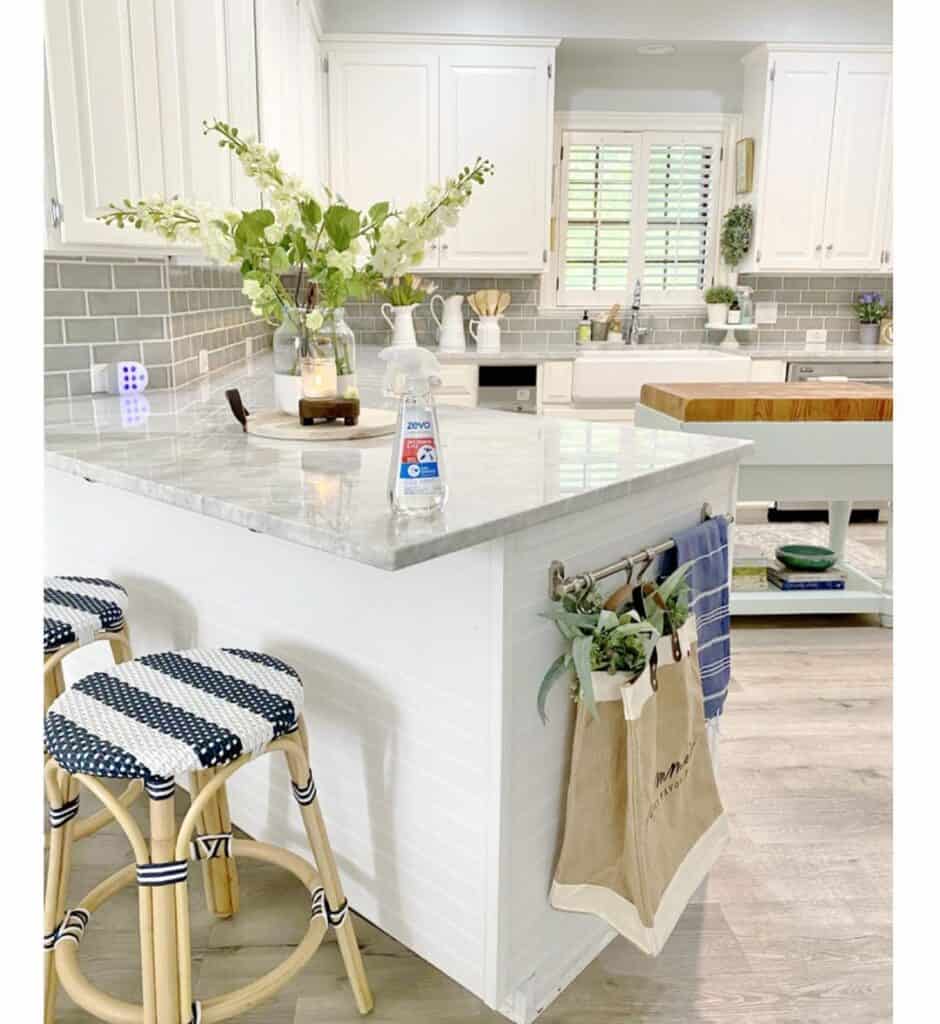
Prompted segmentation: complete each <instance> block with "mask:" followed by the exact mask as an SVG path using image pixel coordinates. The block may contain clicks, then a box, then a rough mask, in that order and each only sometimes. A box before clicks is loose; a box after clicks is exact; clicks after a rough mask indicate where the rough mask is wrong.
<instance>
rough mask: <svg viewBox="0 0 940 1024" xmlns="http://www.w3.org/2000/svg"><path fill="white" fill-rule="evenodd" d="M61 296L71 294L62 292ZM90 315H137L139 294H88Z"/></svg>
mask: <svg viewBox="0 0 940 1024" xmlns="http://www.w3.org/2000/svg"><path fill="white" fill-rule="evenodd" d="M52 294H55V293H54V292H53V293H52ZM61 294H63V295H67V294H70V293H68V292H62V293H61ZM88 313H89V315H90V316H107V315H108V314H116V313H125V314H127V313H134V314H136V313H137V292H114V291H112V292H88Z"/></svg>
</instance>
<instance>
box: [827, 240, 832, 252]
mask: <svg viewBox="0 0 940 1024" xmlns="http://www.w3.org/2000/svg"><path fill="white" fill-rule="evenodd" d="M826 252H832V242H830V243H829V244H828V245H827V246H826Z"/></svg>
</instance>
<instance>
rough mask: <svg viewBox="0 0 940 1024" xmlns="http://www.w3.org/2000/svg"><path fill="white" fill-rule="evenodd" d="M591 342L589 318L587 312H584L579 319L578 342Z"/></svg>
mask: <svg viewBox="0 0 940 1024" xmlns="http://www.w3.org/2000/svg"><path fill="white" fill-rule="evenodd" d="M590 340H591V318H590V317H589V316H588V311H587V310H585V311H584V316H583V317H581V322H580V323H579V324H578V341H579V342H584V341H590Z"/></svg>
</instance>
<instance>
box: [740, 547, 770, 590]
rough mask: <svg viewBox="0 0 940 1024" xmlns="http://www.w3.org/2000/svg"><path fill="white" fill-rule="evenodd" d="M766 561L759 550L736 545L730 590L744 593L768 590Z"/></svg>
mask: <svg viewBox="0 0 940 1024" xmlns="http://www.w3.org/2000/svg"><path fill="white" fill-rule="evenodd" d="M768 564H769V563H768V561H767V559H766V558H765V557H764V556H763V555H762V554H761V552H760V548H754V547H748V546H747V545H744V544H737V545H735V548H734V562H733V563H732V565H731V589H732V590H738V591H743V592H745V593H749V592H753V591H755V590H769V589H770V584H769V583H768V582H767V567H768Z"/></svg>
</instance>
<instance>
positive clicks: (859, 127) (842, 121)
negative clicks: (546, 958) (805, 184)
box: [823, 53, 891, 270]
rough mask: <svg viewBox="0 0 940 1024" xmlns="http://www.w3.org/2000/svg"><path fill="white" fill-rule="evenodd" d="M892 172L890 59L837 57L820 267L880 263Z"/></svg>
mask: <svg viewBox="0 0 940 1024" xmlns="http://www.w3.org/2000/svg"><path fill="white" fill-rule="evenodd" d="M890 170H891V58H890V56H888V55H887V54H880V53H879V54H871V53H852V54H845V55H843V56H841V57H840V58H839V80H838V92H837V94H836V101H835V114H834V117H833V120H832V153H831V157H830V160H829V187H828V190H827V194H826V220H825V228H824V230H823V239H824V244H823V265H824V267H829V266H830V265H831V266H838V268H839V269H840V270H855V269H858V270H869V269H871V268H874V267H877V266H878V265H879V264H880V263H881V260H882V249H883V248H884V246H883V245H882V238H883V234H882V231H883V224H884V213H885V206H886V204H887V202H888V194H889V189H888V182H889V176H890Z"/></svg>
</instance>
